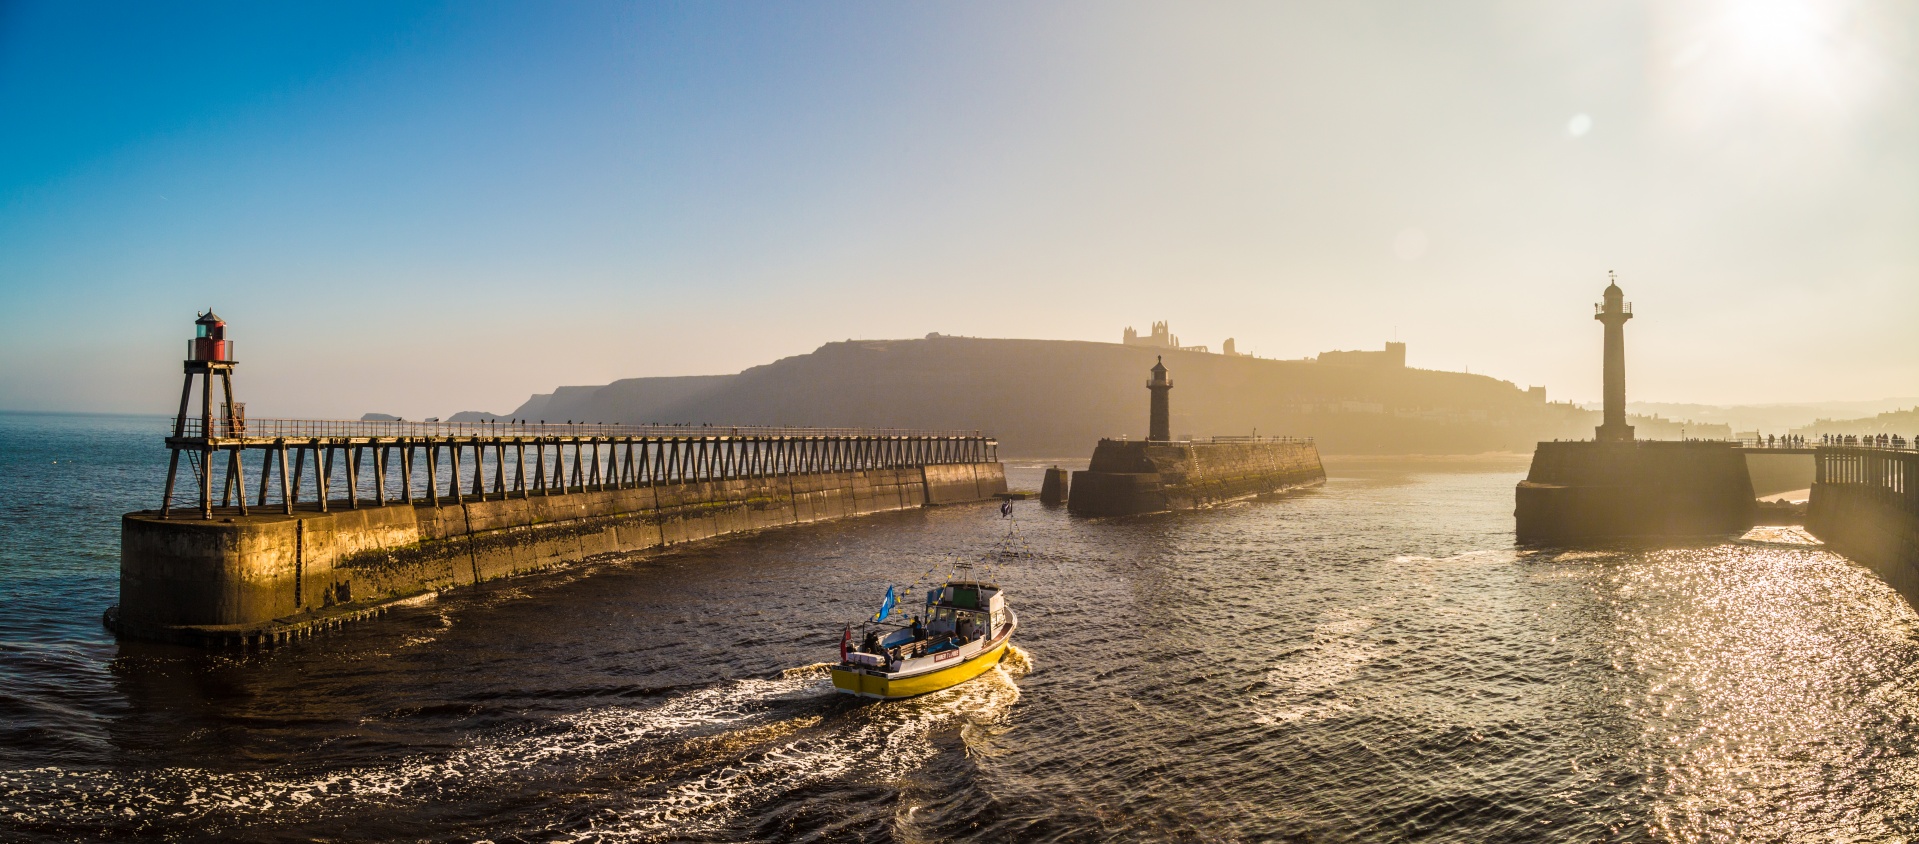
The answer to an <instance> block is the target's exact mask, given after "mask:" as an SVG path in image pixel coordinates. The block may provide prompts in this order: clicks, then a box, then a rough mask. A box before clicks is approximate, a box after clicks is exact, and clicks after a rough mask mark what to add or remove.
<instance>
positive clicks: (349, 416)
mask: <svg viewBox="0 0 1919 844" xmlns="http://www.w3.org/2000/svg"><path fill="white" fill-rule="evenodd" d="M929 333H930V334H939V335H940V336H942V337H951V338H955V339H968V340H1006V341H1042V342H1048V341H1052V342H1083V343H1104V344H1107V345H1115V346H1117V345H1122V344H1120V343H1118V342H1115V341H1105V340H1079V339H1072V338H1051V337H980V336H972V335H958V334H947V333H944V332H929ZM925 339H929V338H928V337H927V336H926V335H922V336H919V337H853V338H846V339H840V340H825V341H821V342H820V343H819V344H818V345H816V346H814V347H813V349H811V350H809V351H807V352H801V353H798V354H800V355H805V354H812V353H814V352H817V351H819V350H820V349H822V348H825V347H826V346H829V345H832V344H834V343H847V342H852V343H895V342H910V341H916V340H925ZM1182 339H1183V338H1182ZM1191 345H1197V344H1191ZM1381 345H1383V342H1382V344H1381ZM1178 351H1181V352H1184V353H1186V354H1210V355H1219V352H1218V351H1215V350H1209V351H1206V352H1198V351H1191V350H1178ZM1325 351H1374V350H1373V349H1359V350H1349V349H1328V350H1325ZM1241 354H1242V356H1244V357H1249V358H1257V359H1260V360H1270V361H1276V362H1314V361H1313V358H1314V356H1313V355H1306V356H1303V357H1293V358H1275V357H1268V356H1265V355H1257V354H1252V353H1241ZM793 356H795V355H784V356H782V358H784V357H793ZM782 358H775V359H772V360H767V361H761V362H759V363H754V364H749V365H747V366H745V367H742V368H741V369H739V370H735V371H733V372H703V373H683V374H673V375H650V374H633V375H623V376H619V377H616V378H613V379H610V380H608V381H603V382H599V383H592V384H589V383H572V384H563V383H555V384H552V385H550V386H548V387H546V388H545V389H535V390H533V391H531V392H529V393H526V394H523V395H522V396H520V397H519V398H517V399H509V401H511V403H512V405H513V407H515V408H517V407H518V406H520V405H521V404H524V403H525V402H526V400H527V399H529V398H531V397H532V396H536V395H542V394H551V393H553V392H554V391H556V390H560V389H577V388H591V387H600V386H605V385H606V384H610V383H613V382H615V381H621V380H628V379H636V378H683V377H693V378H698V377H714V376H727V375H738V374H740V372H743V371H745V370H746V369H750V368H752V367H755V366H761V365H764V364H768V363H772V362H774V361H775V360H779V359H782ZM1328 365H1335V364H1328ZM1407 368H1408V369H1420V370H1426V371H1431V372H1450V373H1456V374H1462V375H1478V376H1482V377H1485V378H1490V379H1493V380H1496V381H1505V382H1508V383H1512V384H1514V385H1515V386H1516V387H1519V388H1522V389H1523V388H1525V387H1527V386H1547V399H1548V401H1552V402H1560V403H1566V404H1572V405H1574V406H1577V407H1581V408H1585V409H1597V408H1598V407H1599V405H1600V400H1599V399H1598V398H1592V399H1578V398H1572V399H1568V398H1564V397H1560V396H1555V395H1553V394H1552V389H1551V387H1550V386H1549V385H1527V384H1522V383H1520V382H1517V381H1513V380H1512V379H1510V378H1501V377H1500V376H1499V375H1498V374H1497V373H1491V372H1467V371H1465V370H1463V369H1440V368H1435V367H1428V366H1416V365H1414V364H1413V363H1411V362H1409V363H1408V364H1407ZM246 375H247V370H246V367H245V365H244V363H242V364H241V365H240V366H238V367H236V371H235V376H234V379H235V393H236V398H237V399H238V400H240V401H242V402H246V401H247V398H246V390H245V386H246V385H247V382H248V379H247V377H246ZM174 388H175V390H177V389H178V381H177V380H176V381H175V382H174ZM175 395H176V397H177V393H176V394H175ZM1894 403H1898V404H1904V403H1912V404H1914V405H1915V406H1919V396H1899V395H1886V396H1881V397H1877V398H1833V399H1823V400H1814V401H1784V402H1780V401H1774V402H1729V403H1724V404H1719V403H1710V402H1698V401H1670V400H1664V399H1640V398H1636V397H1630V396H1629V398H1628V401H1627V406H1628V409H1633V408H1643V407H1645V406H1648V405H1686V406H1694V407H1699V408H1703V409H1712V410H1736V409H1741V408H1745V409H1767V408H1779V409H1790V408H1816V407H1821V406H1827V405H1877V404H1894ZM484 404H485V402H469V403H468V406H462V407H459V408H458V409H454V410H445V409H442V410H438V411H429V412H425V413H418V414H394V413H392V412H391V411H389V410H381V409H361V410H342V411H340V412H339V413H336V414H332V415H322V416H316V417H313V418H324V419H342V420H353V419H359V418H360V417H361V416H363V415H366V414H378V413H384V414H389V415H395V416H400V417H402V418H405V419H409V420H416V421H417V420H424V419H428V418H441V419H444V418H447V417H449V416H452V415H454V414H458V413H485V414H492V415H508V414H510V413H511V412H512V409H511V408H509V409H507V410H504V411H495V410H487V409H484V407H483V406H484ZM249 407H250V408H254V407H257V405H252V404H249ZM1896 409H1903V407H1901V408H1896ZM1633 412H1634V413H1640V411H1638V410H1634V411H1633ZM0 413H10V414H20V415H54V416H60V415H71V416H119V417H149V418H159V419H170V418H172V411H171V410H154V411H140V410H83V409H62V408H27V407H0ZM252 415H255V416H259V415H260V414H259V413H258V411H252ZM273 415H274V416H279V415H280V414H273ZM1870 415H1872V414H1867V416H1870ZM1862 418H1863V417H1862Z"/></svg>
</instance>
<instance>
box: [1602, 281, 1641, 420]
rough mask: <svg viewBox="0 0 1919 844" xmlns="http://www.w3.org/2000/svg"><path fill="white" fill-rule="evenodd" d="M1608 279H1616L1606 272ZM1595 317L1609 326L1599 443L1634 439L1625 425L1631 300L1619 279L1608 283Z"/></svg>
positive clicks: (1607, 328) (1607, 330)
mask: <svg viewBox="0 0 1919 844" xmlns="http://www.w3.org/2000/svg"><path fill="white" fill-rule="evenodd" d="M1607 276H1608V278H1613V277H1612V274H1611V273H1607ZM1593 319H1596V320H1599V322H1600V324H1602V325H1604V326H1606V360H1605V376H1606V384H1605V405H1606V408H1605V415H1604V417H1603V418H1602V420H1601V423H1600V425H1599V427H1598V428H1597V429H1595V433H1596V435H1597V436H1596V438H1597V439H1598V440H1599V441H1600V442H1621V443H1625V442H1632V426H1631V425H1628V424H1626V320H1629V319H1632V303H1631V302H1627V301H1626V294H1625V292H1623V291H1621V290H1620V289H1619V281H1618V279H1617V278H1613V280H1612V283H1611V284H1608V285H1606V292H1605V294H1604V299H1603V301H1601V302H1600V303H1599V304H1597V305H1594V306H1593Z"/></svg>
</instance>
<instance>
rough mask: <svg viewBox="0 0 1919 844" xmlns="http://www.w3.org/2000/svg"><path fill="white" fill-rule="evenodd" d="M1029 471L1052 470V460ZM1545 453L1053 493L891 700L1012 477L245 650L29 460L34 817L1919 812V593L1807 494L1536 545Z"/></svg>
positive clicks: (26, 712) (6, 580) (1236, 827)
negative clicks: (1057, 504)
mask: <svg viewBox="0 0 1919 844" xmlns="http://www.w3.org/2000/svg"><path fill="white" fill-rule="evenodd" d="M15 422H16V424H17V419H16V420H15ZM11 446H12V443H9V449H8V450H6V451H5V452H4V454H5V459H9V460H13V459H21V460H23V461H24V460H25V459H27V458H25V457H19V452H18V451H17V450H15V449H13V448H12V447H11ZM127 455H128V456H127V457H126V458H125V460H126V461H127V462H129V463H130V464H131V465H144V464H140V463H138V461H139V460H144V459H146V458H145V455H144V453H143V452H139V451H137V450H135V451H130V452H128V453H127ZM1016 465H1018V464H1016ZM121 471H123V472H129V473H131V474H134V475H137V474H138V472H134V471H132V470H127V469H125V468H124V467H123V469H122V470H121ZM1336 474H1338V473H1336ZM1015 476H1016V479H1015V483H1016V485H1026V486H1032V487H1036V486H1037V484H1038V467H1037V465H1035V466H1030V467H1025V468H1019V469H1016V470H1015ZM1516 479H1517V477H1516V475H1515V474H1513V473H1461V474H1401V473H1394V472H1388V471H1371V472H1367V473H1363V474H1351V473H1349V474H1346V475H1344V476H1339V477H1335V478H1334V479H1333V480H1332V482H1330V483H1329V484H1328V485H1327V486H1326V487H1325V488H1324V489H1322V490H1317V491H1309V492H1303V493H1299V494H1295V495H1291V496H1287V497H1284V498H1281V499H1279V500H1275V501H1262V502H1257V503H1249V504H1244V505H1240V506H1234V507H1228V508H1222V509H1218V510H1214V511H1209V512H1202V513H1187V514H1172V515H1161V516H1149V517H1138V518H1130V519H1114V520H1098V521H1088V520H1083V519H1074V518H1070V517H1068V516H1066V515H1065V514H1063V513H1061V512H1058V511H1053V510H1047V509H1044V508H1041V507H1039V506H1038V505H1036V504H1031V503H1027V504H1022V505H1020V507H1019V510H1018V515H1019V525H1020V527H1019V529H1020V531H1021V533H1022V535H1023V536H1024V538H1025V541H1026V543H1027V545H1028V546H1029V547H1030V548H1031V549H1032V550H1033V551H1035V552H1036V555H1037V556H1036V558H1035V559H1033V560H1031V561H1027V562H1024V563H1020V564H1017V565H1012V566H1009V567H1007V568H1006V569H1004V570H1003V571H1002V572H1001V574H1000V577H1001V580H1002V582H1004V583H1005V584H1006V585H1007V586H1008V588H1009V590H1010V593H1011V598H1012V600H1013V602H1014V604H1015V606H1016V607H1017V608H1018V609H1019V610H1020V612H1021V615H1022V623H1023V624H1022V628H1021V633H1020V636H1019V644H1020V646H1021V648H1022V651H1021V652H1019V653H1018V654H1016V655H1015V657H1014V658H1012V659H1010V660H1009V661H1008V662H1007V663H1006V664H1005V665H1003V666H1002V668H1001V669H1000V670H998V671H995V672H993V673H991V674H988V675H987V676H985V677H982V678H981V679H980V680H978V681H975V682H973V683H968V684H966V685H964V686H961V687H959V688H956V689H953V690H950V691H948V692H945V693H941V694H937V695H933V696H929V697H926V698H921V699H917V700H912V701H904V702H894V703H877V704H874V703H867V704H860V703H855V702H852V701H848V700H845V699H842V698H838V697H835V696H834V695H832V694H831V691H830V685H829V684H828V683H827V681H826V679H825V676H824V672H823V666H821V665H820V664H819V663H820V661H821V660H822V659H823V658H826V657H827V656H828V655H830V654H831V653H832V652H833V650H834V648H835V647H836V645H837V642H838V632H839V628H838V623H839V622H840V621H843V620H846V619H850V618H854V617H857V616H858V615H860V614H862V613H864V612H870V611H871V606H870V605H871V604H872V603H874V601H875V600H876V599H877V597H878V596H879V594H880V592H881V591H883V584H884V583H885V582H886V581H887V580H888V579H889V578H891V577H898V578H901V579H907V578H911V577H912V576H913V575H916V574H918V573H920V572H921V571H924V570H925V569H926V568H927V566H928V565H930V564H931V563H933V562H935V561H937V560H938V559H939V558H940V557H942V556H943V555H944V553H945V552H947V551H949V550H951V549H954V548H961V547H969V546H979V545H982V544H985V543H988V542H991V541H993V540H994V539H996V538H998V537H999V535H1000V533H1001V532H1002V531H1003V530H1004V529H1005V528H1004V524H1003V523H1002V522H1001V521H1000V520H999V519H998V518H997V516H998V514H997V512H996V510H995V509H994V508H992V507H979V508H974V507H964V508H946V509H939V510H930V511H924V512H914V513H904V514H896V515H886V516H879V517H874V518H869V519H862V520H858V521H855V522H849V523H843V524H840V525H834V526H816V527H805V528H798V529H792V530H786V531H779V532H772V533H766V534H762V535H758V536H752V537H742V538H736V539H731V540H726V541H721V542H716V543H712V544H707V545H702V546H699V547H694V548H687V549H682V550H680V551H678V552H675V553H672V554H667V555H663V556H658V557H653V558H650V559H645V560H641V561H637V562H626V563H611V564H603V565H596V566H589V567H584V568H580V569H575V570H572V571H568V572H563V573H560V574H556V575H553V576H549V577H540V578H534V579H530V580H525V581H519V582H515V583H512V584H506V585H496V586H492V587H488V588H484V589H481V590H477V591H472V592H468V593H463V594H457V593H456V594H452V595H448V596H445V597H443V598H442V599H440V600H439V601H437V602H434V603H432V604H429V605H426V606H423V607H419V608H417V609H413V610H408V611H404V612H402V613H400V614H399V615H398V616H397V617H389V618H388V619H385V620H382V621H379V622H374V623H369V624H365V625H361V626H358V627H355V628H349V629H348V630H346V631H343V632H342V633H340V634H338V635H334V636H329V637H325V638H322V639H319V640H315V641H312V642H308V643H302V644H300V645H297V646H293V647H288V648H283V649H280V650H277V651H273V652H270V653H263V654H253V655H210V654H203V653H199V652H195V651H191V650H185V649H177V648H168V647H154V646H146V645H138V644H128V645H116V644H114V643H112V642H111V640H109V639H107V638H106V637H105V635H104V634H103V633H102V632H100V631H99V629H98V627H97V624H98V622H97V610H98V609H99V601H98V600H97V599H96V598H95V596H98V595H99V594H101V593H105V594H108V595H110V593H111V586H110V583H111V578H112V576H113V569H112V556H113V555H112V553H111V550H112V549H111V548H104V547H96V546H99V544H100V543H104V542H107V541H109V540H110V539H111V536H112V534H111V531H110V530H109V531H96V532H94V533H91V534H87V533H81V534H74V533H73V532H72V531H64V532H61V533H58V534H53V533H49V532H45V531H43V530H42V529H41V527H40V526H39V523H40V522H41V521H42V517H43V515H44V514H42V513H39V512H37V511H35V510H32V509H30V508H20V507H17V506H16V505H15V504H14V501H16V500H19V499H18V498H13V499H12V500H8V501H6V502H4V506H5V507H7V508H8V509H7V510H6V518H7V525H6V527H7V530H8V532H9V534H10V536H14V537H20V539H18V540H15V541H10V542H9V543H8V547H7V548H6V550H5V553H6V554H7V557H6V560H5V562H6V567H5V569H0V586H4V587H5V588H7V589H8V590H10V592H11V593H13V594H10V595H8V596H7V597H9V599H12V598H15V597H17V598H19V599H20V600H19V601H18V602H16V601H13V600H9V605H11V606H25V607H29V608H30V612H29V613H28V614H26V615H22V614H20V613H14V614H12V615H11V616H9V617H8V618H5V619H0V637H3V638H0V656H3V657H4V660H0V714H4V715H5V716H7V717H6V718H5V719H4V722H0V723H3V724H4V725H0V731H3V732H0V736H4V742H0V838H6V839H9V840H11V839H24V840H44V841H58V840H69V839H74V838H92V837H150V838H172V839H187V838H213V839H228V840H268V841H273V840H284V841H293V840H309V839H312V838H316V837H318V838H336V839H355V840H358V839H401V840H435V841H438V840H448V841H454V840H480V839H485V840H494V841H552V840H638V841H655V840H761V841H789V840H822V841H825V840H905V841H936V840H952V839H961V840H982V841H999V840H1011V839H1015V838H1018V839H1021V840H1034V841H1051V840H1066V841H1080V840H1105V839H1110V838H1121V839H1129V840H1132V839H1138V840H1174V841H1180V840H1208V841H1211V840H1269V839H1274V838H1278V839H1294V840H1354V841H1359V840H1381V839H1386V840H1392V839H1401V838H1428V839H1434V840H1444V841H1482V840H1487V839H1504V840H1526V839H1559V840H1619V841H1638V840H1687V841H1691V840H1701V841H1705V840H1814V839H1816V840H1822V841H1823V840H1834V839H1837V840H1861V839H1867V840H1878V839H1898V838H1901V837H1904V836H1907V835H1910V834H1912V833H1913V832H1914V827H1915V819H1919V811H1915V798H1914V795H1915V794H1919V791H1916V790H1915V788H1914V785H1915V783H1914V779H1915V773H1914V770H1913V763H1912V760H1913V758H1914V749H1915V748H1914V744H1913V740H1912V736H1913V735H1914V728H1913V723H1914V722H1913V716H1914V702H1915V701H1919V691H1916V690H1915V689H1914V681H1915V679H1919V665H1915V661H1916V659H1919V649H1915V647H1914V643H1915V639H1914V635H1913V634H1914V631H1915V629H1919V628H1915V621H1916V619H1915V616H1914V614H1913V612H1912V611H1911V610H1910V609H1909V608H1908V607H1907V606H1906V605H1905V604H1904V603H1903V602H1901V601H1900V599H1899V598H1898V597H1897V596H1896V595H1895V594H1894V593H1892V592H1891V590H1889V589H1888V588H1887V587H1885V586H1884V585H1883V584H1882V583H1880V582H1879V581H1878V580H1877V579H1876V578H1874V577H1873V576H1872V575H1871V574H1870V573H1869V572H1866V571H1865V570H1864V569H1862V568H1860V567H1858V566H1855V565H1852V564H1851V563H1848V562H1847V561H1845V560H1843V559H1841V558H1838V557H1836V556H1834V555H1832V554H1830V553H1828V552H1826V551H1824V550H1823V549H1822V548H1820V547H1818V546H1816V545H1810V544H1807V543H1806V542H1805V541H1804V538H1803V537H1800V536H1795V535H1792V534H1791V533H1790V532H1786V533H1781V534H1768V535H1755V537H1754V538H1753V539H1752V540H1751V541H1744V542H1737V543H1726V544H1718V545H1711V546H1706V547H1698V548H1683V549H1658V550H1624V549H1622V550H1615V551H1603V552H1577V553H1574V552H1546V551H1525V550H1521V549H1515V548H1514V547H1513V545H1512V535H1511V509H1512V497H1511V496H1512V484H1513V482H1514V481H1515V480H1516ZM139 482H140V483H145V480H144V479H141V480H140V481H139ZM120 506H121V503H120V502H119V501H118V500H117V499H114V498H113V496H112V495H104V496H103V497H102V500H101V501H100V503H98V504H97V505H95V508H96V509H100V510H102V511H103V512H104V513H105V515H104V516H101V514H99V513H94V514H91V516H92V517H99V518H107V519H110V518H111V517H112V515H113V514H114V512H117V511H114V510H113V509H112V508H116V507H120ZM83 515H86V514H85V513H84V512H83ZM49 530H51V529H49ZM75 541H78V543H79V545H78V546H76V545H74V544H73V543H74V542H75ZM46 571H58V572H60V575H59V578H64V579H55V578H53V577H52V575H47V574H44V573H36V572H46ZM102 584H106V585H102ZM88 590H92V591H88ZM64 594H80V595H83V596H88V597H89V600H80V601H74V600H67V601H63V600H61V598H62V595H64Z"/></svg>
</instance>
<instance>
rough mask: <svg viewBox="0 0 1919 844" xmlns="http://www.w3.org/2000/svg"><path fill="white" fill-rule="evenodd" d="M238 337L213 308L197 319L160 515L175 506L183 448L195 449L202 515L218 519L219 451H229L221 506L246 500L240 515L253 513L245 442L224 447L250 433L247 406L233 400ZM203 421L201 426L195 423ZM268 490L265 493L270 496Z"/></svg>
mask: <svg viewBox="0 0 1919 844" xmlns="http://www.w3.org/2000/svg"><path fill="white" fill-rule="evenodd" d="M234 357H235V355H234V353H233V341H232V340H230V339H227V322H226V320H223V319H221V318H220V316H219V315H218V314H215V313H214V312H213V309H212V308H208V309H207V312H206V313H204V314H200V315H199V318H198V319H195V320H194V321H193V338H192V339H190V340H188V341H187V359H186V361H185V364H186V381H185V382H184V383H182V385H181V386H180V412H179V414H178V415H176V416H175V417H174V420H173V436H171V437H168V438H167V448H168V449H169V450H171V451H172V457H170V458H169V459H168V461H167V488H166V492H164V493H162V494H161V497H160V518H162V519H164V518H167V516H168V514H169V512H170V511H171V510H172V509H173V487H174V482H175V480H176V476H177V475H178V473H179V470H180V452H182V451H187V452H191V453H192V454H191V456H190V458H189V459H191V460H193V461H194V466H193V469H194V471H193V475H194V478H195V480H196V481H197V482H198V484H199V487H200V490H199V493H200V507H199V509H200V518H202V519H211V518H213V455H214V452H217V451H227V452H228V457H227V472H226V479H225V481H224V482H223V484H222V491H221V493H220V497H221V505H222V506H224V505H225V504H226V502H228V501H231V500H233V498H234V497H236V495H237V497H238V498H239V500H240V514H241V515H245V514H246V512H247V498H246V491H245V490H244V489H243V488H242V487H241V467H240V448H239V446H237V445H235V446H227V445H223V444H222V443H221V442H220V440H221V439H222V438H226V439H233V438H242V437H245V436H246V411H245V410H244V409H243V408H244V407H245V406H244V405H241V404H238V403H236V402H234V400H233V363H234V360H233V359H234ZM216 376H217V377H218V378H219V379H220V389H221V393H222V394H223V395H224V397H225V398H226V401H225V402H223V403H221V405H220V415H219V416H218V417H215V416H214V414H213V379H214V378H215V377H216ZM196 378H197V379H199V381H200V413H199V418H198V419H195V418H194V417H192V416H191V415H189V413H190V411H189V408H190V407H191V406H192V404H191V403H192V399H193V382H194V379H196ZM189 423H197V424H189ZM265 494H266V493H265V492H264V489H263V491H262V492H261V495H262V497H264V496H265Z"/></svg>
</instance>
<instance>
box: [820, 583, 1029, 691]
mask: <svg viewBox="0 0 1919 844" xmlns="http://www.w3.org/2000/svg"><path fill="white" fill-rule="evenodd" d="M909 594H910V593H909ZM897 609H898V607H897V597H896V595H895V594H894V590H893V589H892V587H888V588H887V590H886V599H885V600H884V601H883V602H882V603H881V605H880V611H879V612H878V613H877V614H875V615H874V616H873V618H872V619H871V620H869V621H867V622H866V623H864V624H862V625H860V636H859V638H858V639H857V640H855V638H854V635H853V628H852V626H851V625H848V626H847V628H846V631H845V633H844V635H842V636H841V637H840V662H839V664H838V665H835V666H833V687H834V688H835V689H836V690H838V691H839V692H841V693H842V694H849V695H857V696H859V697H867V698H879V699H881V700H892V699H895V698H903V697H913V696H914V695H923V694H926V693H928V692H937V691H939V690H941V689H946V688H951V687H953V686H956V685H959V684H960V683H964V682H966V681H967V680H971V679H973V678H974V677H978V676H979V675H981V674H984V673H986V672H987V671H990V670H992V668H993V666H995V665H998V664H999V661H1000V660H1001V659H1003V658H1005V656H1006V649H1007V647H1008V646H1009V643H1010V642H1011V641H1012V638H1013V629H1014V628H1016V627H1018V626H1019V617H1018V616H1016V615H1014V614H1013V610H1012V608H1011V607H1008V606H1007V605H1006V594H1005V592H1003V591H1001V589H1000V587H999V584H997V583H992V582H987V581H983V580H974V579H970V578H966V579H955V580H949V581H946V583H945V584H944V585H942V586H939V587H937V588H935V589H930V590H927V592H926V596H925V604H924V607H923V612H922V613H921V614H919V615H915V616H913V617H912V620H911V621H910V622H909V623H904V624H902V623H899V622H898V621H897V620H896V619H897V618H898V615H899V614H896V613H895V610H897ZM889 619H895V620H894V621H892V623H890V624H889V623H888V620H889ZM921 619H924V621H922V620H921Z"/></svg>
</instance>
